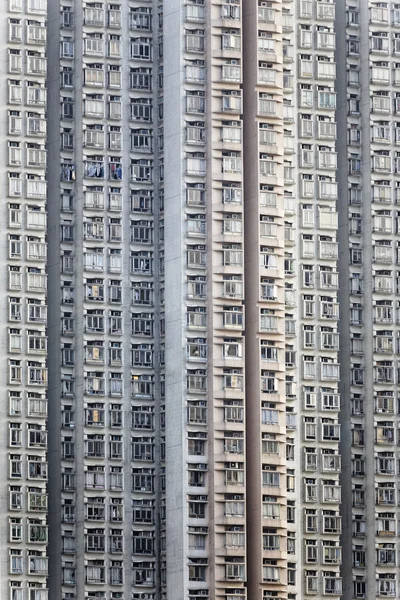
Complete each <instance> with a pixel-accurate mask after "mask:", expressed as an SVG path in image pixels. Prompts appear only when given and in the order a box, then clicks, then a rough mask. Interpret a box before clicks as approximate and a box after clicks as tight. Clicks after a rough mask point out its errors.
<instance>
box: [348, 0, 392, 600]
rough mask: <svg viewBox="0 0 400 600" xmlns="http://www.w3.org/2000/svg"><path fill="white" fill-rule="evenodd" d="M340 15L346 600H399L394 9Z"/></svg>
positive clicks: (363, 7)
mask: <svg viewBox="0 0 400 600" xmlns="http://www.w3.org/2000/svg"><path fill="white" fill-rule="evenodd" d="M337 9H338V14H340V17H339V18H338V24H337V32H338V37H339V36H340V42H339V40H338V42H339V44H338V48H339V47H340V52H338V67H340V69H339V71H340V73H341V76H340V78H339V81H338V92H339V93H340V94H341V97H342V99H343V100H342V105H341V107H340V109H339V111H338V122H339V128H340V129H339V140H340V143H339V145H338V151H340V154H341V164H340V168H339V178H340V183H339V185H340V187H341V199H340V203H339V214H340V215H341V221H342V222H341V224H340V227H339V230H340V237H341V240H340V241H341V247H342V250H343V255H342V256H341V260H340V275H341V286H340V287H341V290H342V293H341V298H340V299H341V305H342V306H341V309H342V317H343V321H342V327H341V347H342V350H341V360H342V382H341V388H342V398H343V400H344V403H343V405H342V423H343V428H344V429H343V446H342V447H343V459H344V460H345V461H346V462H345V464H344V467H345V468H344V469H343V474H342V483H343V490H344V498H345V499H346V500H345V505H344V506H343V514H344V515H346V514H352V521H351V520H350V519H347V523H346V529H345V530H344V536H343V541H344V543H345V545H346V547H347V548H349V551H350V549H351V552H352V557H351V561H350V555H349V554H348V561H347V563H346V565H345V567H344V571H343V573H344V576H345V577H346V580H347V581H348V587H347V591H346V593H345V594H344V597H346V598H369V599H370V598H380V597H387V596H389V597H396V596H397V595H398V593H399V592H398V589H399V588H398V586H399V582H398V575H397V573H396V571H397V569H396V565H397V564H398V548H397V543H396V535H397V532H398V529H397V527H398V525H397V521H398V518H397V517H398V515H397V512H398V509H397V505H398V498H397V494H398V481H397V476H398V472H399V471H398V453H397V451H396V447H397V444H398V423H397V420H398V417H397V414H398V398H397V394H396V388H397V382H398V381H399V380H398V374H399V371H398V362H397V360H396V355H397V354H398V351H399V345H398V341H399V340H398V331H397V329H398V308H399V305H398V300H397V299H396V298H397V296H398V290H399V288H398V276H399V272H398V270H397V265H398V245H399V243H398V239H397V234H398V231H399V229H398V211H397V210H396V205H397V204H398V197H399V179H398V173H399V169H398V156H399V152H398V143H399V139H400V138H399V130H398V120H397V119H398V117H397V115H398V111H399V102H400V100H399V96H400V89H399V88H398V86H399V74H398V67H399V58H398V57H399V52H400V47H399V43H400V42H399V38H400V5H398V4H396V3H395V2H389V3H379V2H369V3H363V2H353V1H350V0H349V1H348V2H341V3H340V4H338V6H337ZM345 90H347V96H346V97H345V96H344V93H345Z"/></svg>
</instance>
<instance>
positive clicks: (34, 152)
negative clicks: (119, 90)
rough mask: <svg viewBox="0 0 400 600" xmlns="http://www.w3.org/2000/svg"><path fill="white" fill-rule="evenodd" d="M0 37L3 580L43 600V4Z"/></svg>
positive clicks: (22, 12) (15, 591)
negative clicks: (0, 48) (0, 46)
mask: <svg viewBox="0 0 400 600" xmlns="http://www.w3.org/2000/svg"><path fill="white" fill-rule="evenodd" d="M1 35H2V39H3V40H4V42H5V43H4V44H3V49H2V59H1V94H2V99H3V100H2V106H3V108H2V118H1V140H2V141H1V149H2V157H3V159H2V165H1V194H2V198H3V201H2V207H1V222H2V227H3V230H2V236H1V237H2V256H3V258H2V261H1V282H2V290H3V294H2V296H3V299H2V308H1V314H2V327H1V331H2V333H1V336H2V337H1V347H2V368H1V375H0V381H1V387H2V390H3V401H2V403H1V409H0V410H1V427H2V433H1V439H2V452H1V470H2V478H3V483H2V493H1V513H2V519H1V529H0V530H1V538H2V545H1V546H2V547H1V576H0V594H1V595H2V596H3V597H4V598H14V599H16V600H19V599H20V598H26V599H29V600H45V599H46V598H47V576H48V558H47V556H48V555H47V543H48V525H47V512H48V495H47V479H48V463H47V454H46V449H47V428H46V423H47V395H46V387H47V364H46V359H47V337H46V320H47V303H46V286H47V276H46V260H47V258H46V257H47V250H46V228H47V225H46V211H45V206H46V164H47V155H46V119H45V115H46V83H45V82H46V70H47V62H46V60H47V59H46V3H45V2H43V1H40V0H29V1H27V2H21V1H19V0H15V1H14V0H12V1H11V2H9V3H8V4H7V5H5V6H4V12H3V18H2V24H1Z"/></svg>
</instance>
